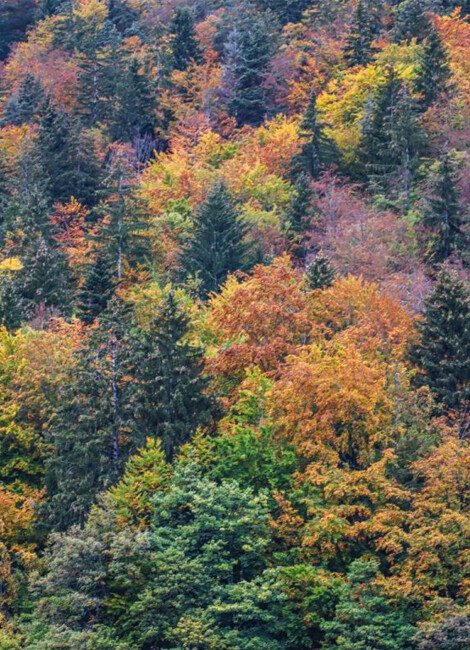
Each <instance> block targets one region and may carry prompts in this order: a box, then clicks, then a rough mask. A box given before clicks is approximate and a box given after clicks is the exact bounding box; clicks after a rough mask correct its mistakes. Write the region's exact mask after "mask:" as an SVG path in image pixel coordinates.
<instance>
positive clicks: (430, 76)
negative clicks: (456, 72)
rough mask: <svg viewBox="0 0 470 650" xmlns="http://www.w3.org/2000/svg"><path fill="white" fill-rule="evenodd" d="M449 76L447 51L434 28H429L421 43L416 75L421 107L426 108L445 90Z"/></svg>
mask: <svg viewBox="0 0 470 650" xmlns="http://www.w3.org/2000/svg"><path fill="white" fill-rule="evenodd" d="M450 77H451V71H450V68H449V64H448V61H447V53H446V51H445V49H444V47H443V45H442V42H441V39H440V37H439V34H438V32H437V30H436V29H435V28H431V29H430V30H429V33H428V36H427V38H426V40H425V41H424V43H423V50H422V54H421V58H420V62H419V72H418V76H417V77H416V81H415V87H416V91H417V92H418V93H420V95H421V101H420V103H421V107H422V108H423V109H424V110H426V109H427V108H429V106H431V104H433V103H434V102H435V101H436V99H438V97H439V95H441V94H442V93H443V92H444V91H445V90H446V86H447V84H448V82H449V79H450Z"/></svg>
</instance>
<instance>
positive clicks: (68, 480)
mask: <svg viewBox="0 0 470 650" xmlns="http://www.w3.org/2000/svg"><path fill="white" fill-rule="evenodd" d="M130 322H131V321H130V314H129V310H128V309H127V308H126V306H125V305H123V304H122V303H121V302H120V301H119V300H117V299H114V300H113V301H111V303H110V304H109V306H108V309H107V311H106V312H105V313H103V314H102V316H101V318H100V320H99V327H98V328H96V329H95V330H93V333H92V336H91V338H90V340H89V343H88V345H87V347H85V348H84V349H83V350H82V351H81V353H80V356H79V358H78V361H77V365H76V366H75V367H74V369H73V374H71V376H70V377H69V378H68V380H67V381H66V382H64V385H63V387H62V400H61V407H60V409H59V412H58V414H57V417H56V418H55V419H54V422H53V424H52V426H51V428H50V430H49V437H48V440H47V442H48V443H49V445H50V449H51V451H50V455H49V458H48V460H47V463H46V485H47V489H48V495H49V501H48V503H47V504H46V506H45V510H46V512H45V514H46V515H47V519H48V521H49V524H50V525H52V527H54V528H55V529H59V530H65V529H66V528H68V527H69V526H70V525H71V524H76V523H79V524H83V522H84V521H85V517H86V514H87V512H88V510H89V508H90V506H91V504H92V503H93V501H94V499H95V497H96V495H97V494H98V493H99V492H100V491H102V490H103V489H105V488H106V487H108V486H110V485H111V484H113V483H114V482H115V481H117V479H118V478H119V476H120V474H121V472H122V470H123V467H124V464H125V462H126V460H127V458H128V457H129V454H130V453H131V452H132V451H133V450H135V449H136V447H137V446H139V445H141V444H142V443H143V442H144V441H143V439H139V440H133V438H132V435H131V434H132V428H131V422H132V406H133V399H132V395H133V391H132V389H131V386H132V384H131V378H132V374H131V372H132V371H131V362H130V358H129V351H130V339H129V329H130Z"/></svg>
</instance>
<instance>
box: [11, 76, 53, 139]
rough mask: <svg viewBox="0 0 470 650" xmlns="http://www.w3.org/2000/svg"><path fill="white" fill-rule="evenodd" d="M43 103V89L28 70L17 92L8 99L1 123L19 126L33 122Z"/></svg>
mask: <svg viewBox="0 0 470 650" xmlns="http://www.w3.org/2000/svg"><path fill="white" fill-rule="evenodd" d="M43 105H44V91H43V89H42V86H41V84H40V82H39V81H38V80H37V79H36V78H35V77H33V75H32V74H30V73H29V72H28V73H27V74H26V76H25V78H24V79H23V81H22V82H21V85H20V87H19V90H18V93H16V94H15V95H13V97H11V98H10V100H9V101H8V103H7V105H6V107H5V111H4V114H3V119H2V124H13V125H15V126H21V125H22V124H28V123H31V122H34V121H35V120H36V118H37V116H38V114H39V113H40V110H41V108H42V107H43Z"/></svg>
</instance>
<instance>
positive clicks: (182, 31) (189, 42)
mask: <svg viewBox="0 0 470 650" xmlns="http://www.w3.org/2000/svg"><path fill="white" fill-rule="evenodd" d="M170 33H171V34H172V37H171V41H170V47H171V52H172V54H173V65H174V67H175V68H176V70H186V68H187V67H188V65H189V64H190V63H191V62H192V61H194V62H196V63H197V62H198V61H199V59H200V51H199V46H198V44H197V41H196V37H195V32H194V18H193V13H192V11H191V9H190V8H189V7H178V8H177V9H176V11H175V14H174V16H173V20H172V22H171V25H170Z"/></svg>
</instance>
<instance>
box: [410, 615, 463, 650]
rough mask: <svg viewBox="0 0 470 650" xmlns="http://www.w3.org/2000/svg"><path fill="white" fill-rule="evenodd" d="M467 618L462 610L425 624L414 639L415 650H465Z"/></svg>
mask: <svg viewBox="0 0 470 650" xmlns="http://www.w3.org/2000/svg"><path fill="white" fill-rule="evenodd" d="M469 619H470V617H469V614H468V612H463V613H457V614H455V615H454V616H449V617H446V618H443V619H441V620H440V621H439V622H437V623H435V624H434V625H428V626H426V627H425V628H424V629H423V630H421V631H420V632H418V634H417V635H416V637H415V639H414V641H415V644H416V648H417V650H465V649H466V648H468V645H469V643H470V620H469Z"/></svg>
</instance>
